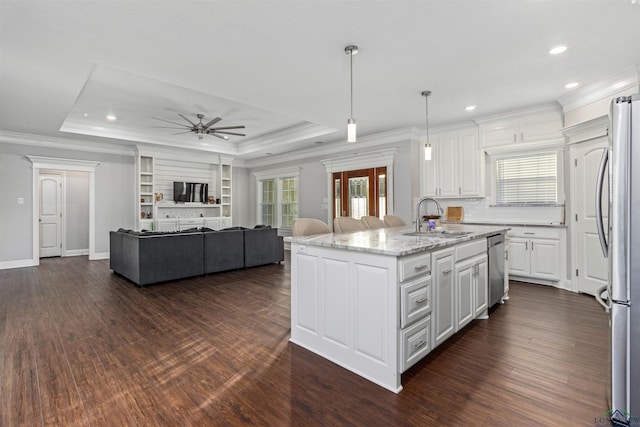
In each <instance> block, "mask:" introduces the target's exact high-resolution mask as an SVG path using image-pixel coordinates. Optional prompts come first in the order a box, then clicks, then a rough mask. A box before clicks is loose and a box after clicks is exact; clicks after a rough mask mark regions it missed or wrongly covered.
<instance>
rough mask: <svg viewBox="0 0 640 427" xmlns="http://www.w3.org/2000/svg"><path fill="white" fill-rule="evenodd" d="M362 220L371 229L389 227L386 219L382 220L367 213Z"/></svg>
mask: <svg viewBox="0 0 640 427" xmlns="http://www.w3.org/2000/svg"><path fill="white" fill-rule="evenodd" d="M360 221H362V223H363V224H364V226H365V227H367V228H369V229H375V228H386V227H388V225H387V224H385V223H384V221H382V220H381V219H380V218H378V217H377V216H371V215H365V216H363V217H362V218H360Z"/></svg>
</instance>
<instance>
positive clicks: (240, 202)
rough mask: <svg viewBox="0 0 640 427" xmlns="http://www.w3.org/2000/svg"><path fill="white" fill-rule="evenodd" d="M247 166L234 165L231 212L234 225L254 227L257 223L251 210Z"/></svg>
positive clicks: (249, 178)
mask: <svg viewBox="0 0 640 427" xmlns="http://www.w3.org/2000/svg"><path fill="white" fill-rule="evenodd" d="M250 180H251V177H250V176H249V170H248V169H247V168H240V167H235V166H234V167H233V169H232V176H231V183H232V184H231V187H232V188H231V213H232V217H231V220H232V223H233V225H234V226H240V227H253V226H254V225H256V222H255V221H256V219H255V215H254V214H253V211H252V210H251V209H252V208H251V205H252V204H251V203H249V200H250V197H251V195H250V193H251V192H250V191H249V187H250V185H249V182H250Z"/></svg>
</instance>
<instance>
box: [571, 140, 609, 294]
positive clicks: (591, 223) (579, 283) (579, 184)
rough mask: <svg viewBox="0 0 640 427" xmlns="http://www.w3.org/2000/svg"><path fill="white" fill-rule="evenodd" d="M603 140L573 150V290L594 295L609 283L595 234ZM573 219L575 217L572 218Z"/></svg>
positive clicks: (606, 195)
mask: <svg viewBox="0 0 640 427" xmlns="http://www.w3.org/2000/svg"><path fill="white" fill-rule="evenodd" d="M607 144H608V141H607V138H606V137H602V138H598V139H596V140H593V141H589V142H584V143H581V144H578V146H577V147H576V160H577V164H576V166H575V168H576V182H575V188H574V189H573V190H574V191H575V194H576V214H577V220H576V221H575V222H576V233H577V235H576V248H575V250H576V268H577V269H578V275H577V277H576V289H577V290H578V291H579V292H584V293H587V294H590V295H594V294H595V291H596V290H597V289H598V288H600V287H602V286H604V285H606V284H607V280H608V270H607V268H608V265H607V259H606V258H605V257H604V255H603V254H602V249H601V248H600V241H599V239H598V231H597V229H596V203H595V190H596V180H597V174H598V168H599V166H600V159H601V158H602V153H603V151H604V149H605V148H606V147H607ZM608 188H609V183H608V179H605V182H604V185H603V195H602V199H603V203H602V215H603V217H604V218H603V220H604V221H605V230H606V229H607V228H606V226H607V221H608V220H609V218H608V215H609V208H608V206H607V201H608V199H609V193H608ZM574 220H575V218H574Z"/></svg>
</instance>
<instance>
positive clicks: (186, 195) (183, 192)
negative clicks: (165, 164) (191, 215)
mask: <svg viewBox="0 0 640 427" xmlns="http://www.w3.org/2000/svg"><path fill="white" fill-rule="evenodd" d="M208 200H209V184H207V183H201V182H183V181H174V182H173V201H174V202H177V203H184V202H199V203H207V201H208Z"/></svg>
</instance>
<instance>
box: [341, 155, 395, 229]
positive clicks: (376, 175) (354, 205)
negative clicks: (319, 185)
mask: <svg viewBox="0 0 640 427" xmlns="http://www.w3.org/2000/svg"><path fill="white" fill-rule="evenodd" d="M332 178H333V185H332V188H333V216H334V218H335V217H338V216H349V217H352V218H356V219H360V218H362V217H363V216H366V215H371V216H376V217H378V218H384V216H385V215H386V214H387V168H386V167H384V166H383V167H376V168H368V169H358V170H351V171H343V172H334V173H333V176H332Z"/></svg>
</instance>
